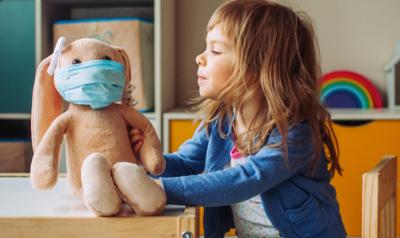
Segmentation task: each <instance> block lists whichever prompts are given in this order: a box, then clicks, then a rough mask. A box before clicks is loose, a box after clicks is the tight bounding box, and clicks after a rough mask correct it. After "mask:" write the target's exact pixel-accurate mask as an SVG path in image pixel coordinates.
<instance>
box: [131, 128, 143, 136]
mask: <svg viewBox="0 0 400 238" xmlns="http://www.w3.org/2000/svg"><path fill="white" fill-rule="evenodd" d="M136 134H142V132H141V131H140V129H138V128H135V127H134V128H132V129H130V130H129V135H130V136H132V135H136Z"/></svg>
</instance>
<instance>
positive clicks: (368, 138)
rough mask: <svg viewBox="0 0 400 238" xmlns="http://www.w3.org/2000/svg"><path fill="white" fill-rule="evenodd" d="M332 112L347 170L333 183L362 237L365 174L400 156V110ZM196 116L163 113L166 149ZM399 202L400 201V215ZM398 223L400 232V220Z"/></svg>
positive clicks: (350, 226) (352, 229) (350, 229)
mask: <svg viewBox="0 0 400 238" xmlns="http://www.w3.org/2000/svg"><path fill="white" fill-rule="evenodd" d="M331 113H332V116H333V120H334V121H335V123H334V124H333V128H334V131H335V133H336V135H337V138H338V141H339V147H340V163H341V165H342V167H343V169H344V172H343V176H339V175H335V177H334V178H333V179H332V185H333V186H334V187H335V188H336V191H337V199H338V201H339V204H340V212H341V215H342V218H343V222H344V225H345V227H346V231H347V233H348V235H349V236H351V237H360V236H361V217H362V215H361V210H362V174H363V173H365V172H367V171H368V170H370V169H371V168H372V167H374V166H375V165H376V164H377V163H378V162H379V160H380V158H381V156H382V155H383V154H394V155H400V142H399V139H398V137H399V135H400V111H393V110H384V109H382V110H331ZM193 119H194V114H193V113H190V112H188V111H185V110H175V111H172V112H170V113H165V114H164V122H163V128H164V133H163V135H164V139H163V141H164V151H166V152H167V151H171V152H172V151H176V150H177V149H178V147H179V145H180V144H182V143H183V142H184V141H186V140H187V139H189V138H191V136H192V134H193V132H194V130H195V128H196V127H197V125H198V123H194V122H193ZM398 176H399V175H398ZM398 179H399V177H398ZM398 189H399V188H397V192H399V190H398ZM399 203H400V201H397V205H396V207H397V213H398V214H399V212H400V211H399V209H400V204H399ZM200 214H201V211H200ZM201 221H202V219H201V215H200V222H201ZM396 226H397V228H398V230H399V231H400V220H397V224H396ZM200 227H202V226H200Z"/></svg>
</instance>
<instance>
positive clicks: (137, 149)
mask: <svg viewBox="0 0 400 238" xmlns="http://www.w3.org/2000/svg"><path fill="white" fill-rule="evenodd" d="M142 145H143V141H138V142H137V143H136V144H135V146H134V147H133V152H134V153H135V154H139V152H140V149H141V148H142Z"/></svg>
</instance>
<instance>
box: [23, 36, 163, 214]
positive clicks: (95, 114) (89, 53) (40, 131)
mask: <svg viewBox="0 0 400 238" xmlns="http://www.w3.org/2000/svg"><path fill="white" fill-rule="evenodd" d="M57 45H58V46H56V49H55V51H54V53H53V55H52V56H49V57H48V58H46V59H44V60H43V61H42V62H41V63H40V65H39V66H38V69H37V72H36V78H35V84H34V89H33V99H32V145H33V150H34V156H33V159H32V164H31V174H30V177H31V183H32V185H33V187H35V188H38V189H46V188H50V187H52V186H54V184H55V183H56V182H57V177H58V168H59V161H60V158H59V154H60V153H59V152H60V145H61V142H62V140H63V137H64V135H65V139H66V150H67V179H68V182H69V185H70V187H71V188H72V191H73V193H74V194H75V195H76V196H77V197H78V198H79V199H80V200H81V201H82V202H83V204H85V205H86V206H87V207H88V208H89V209H90V210H92V211H93V212H94V213H95V214H96V215H98V216H110V215H114V214H117V213H118V212H119V211H120V209H121V204H122V201H123V200H124V201H126V202H127V203H128V204H129V205H130V206H131V207H132V208H133V210H134V211H135V212H136V213H137V214H140V215H152V214H157V213H160V212H161V211H162V210H163V209H164V207H165V203H166V196H165V194H164V191H163V189H162V188H161V187H160V186H159V185H158V184H157V183H156V182H154V181H153V180H152V179H151V178H150V177H149V176H148V175H147V173H146V172H145V171H144V169H145V170H146V171H148V172H149V173H151V174H153V175H158V174H160V173H162V172H163V170H164V169H165V161H164V159H163V156H162V152H161V146H160V142H159V140H158V137H157V135H156V132H155V130H154V128H153V126H152V124H151V123H150V122H149V120H148V119H147V118H146V117H145V116H143V115H141V114H140V113H139V112H138V111H136V110H135V109H133V108H132V107H129V106H128V105H126V104H127V102H125V103H124V101H123V102H122V103H115V102H121V99H122V95H123V91H124V88H125V89H126V88H127V87H128V85H129V83H130V78H131V72H130V64H129V59H128V56H127V54H126V52H125V51H124V50H123V49H119V48H117V47H114V46H111V45H108V44H106V43H103V42H101V41H98V40H94V39H80V40H76V41H74V42H72V43H70V44H68V45H67V46H65V47H60V45H59V44H57ZM57 48H58V50H57ZM49 64H50V67H49ZM53 71H54V76H53V75H52V74H53ZM63 99H64V100H65V101H66V102H68V103H69V105H68V108H67V110H65V111H64V112H63V105H64V100H63ZM128 101H129V100H128ZM129 126H134V127H136V128H139V129H141V130H142V132H143V135H144V139H143V145H142V147H141V150H140V164H141V165H142V167H143V168H144V169H143V168H142V167H139V166H138V165H137V164H138V163H139V161H138V159H137V158H135V155H134V153H133V151H132V148H131V145H130V141H129V135H128V127H129Z"/></svg>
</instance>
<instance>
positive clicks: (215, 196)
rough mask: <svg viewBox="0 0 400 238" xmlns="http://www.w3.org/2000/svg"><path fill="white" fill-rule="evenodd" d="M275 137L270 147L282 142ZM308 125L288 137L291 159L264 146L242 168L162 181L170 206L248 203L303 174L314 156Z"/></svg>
mask: <svg viewBox="0 0 400 238" xmlns="http://www.w3.org/2000/svg"><path fill="white" fill-rule="evenodd" d="M280 140H281V136H280V135H279V134H278V133H277V132H275V133H272V134H271V136H270V138H269V139H268V141H267V145H268V144H275V143H278V142H280ZM312 150H313V146H312V145H311V141H310V133H309V128H308V125H306V124H299V125H297V126H295V127H294V128H292V129H291V130H290V131H289V134H288V159H287V160H285V158H284V155H283V152H282V150H281V149H279V148H272V147H268V146H264V147H263V148H262V149H261V150H260V151H258V152H257V153H256V154H255V155H252V156H248V157H247V158H248V161H247V162H246V163H244V164H243V165H240V166H236V167H234V168H229V169H224V170H220V171H215V172H210V173H207V174H199V175H189V176H181V177H175V178H162V183H163V186H164V190H165V192H166V195H167V200H168V203H169V204H180V205H201V206H224V205H228V204H232V203H237V202H240V201H243V200H246V199H249V198H251V197H253V196H256V195H257V194H260V193H262V192H264V191H267V190H269V189H271V188H273V187H274V186H276V185H278V184H279V183H281V182H283V181H285V180H287V179H289V178H291V177H292V176H294V175H296V174H298V173H299V172H302V171H303V170H304V168H306V167H307V166H308V165H309V162H310V160H311V157H312V153H313V151H312Z"/></svg>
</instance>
